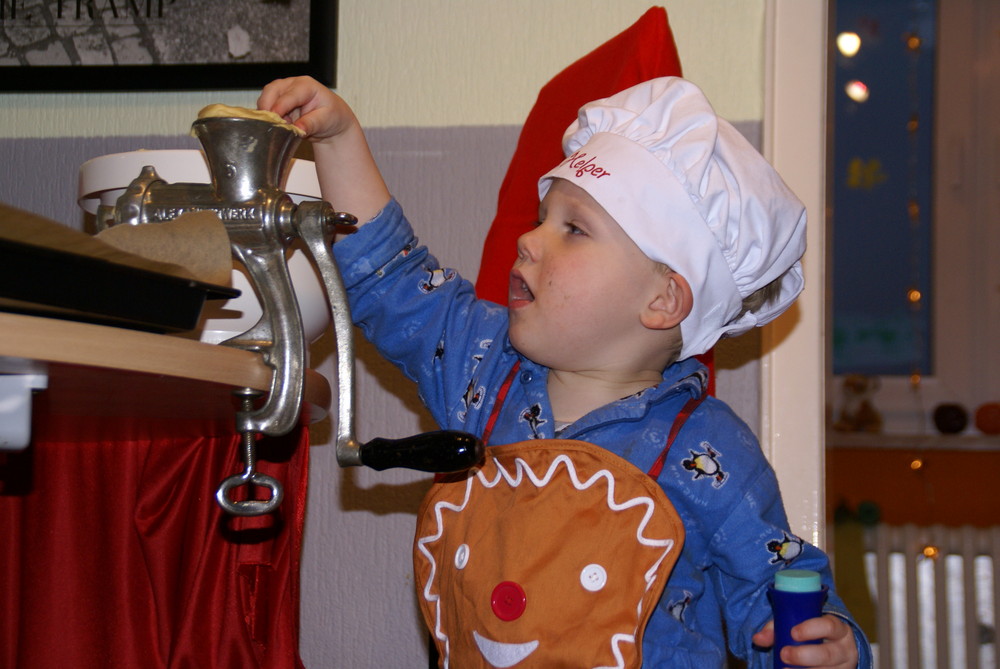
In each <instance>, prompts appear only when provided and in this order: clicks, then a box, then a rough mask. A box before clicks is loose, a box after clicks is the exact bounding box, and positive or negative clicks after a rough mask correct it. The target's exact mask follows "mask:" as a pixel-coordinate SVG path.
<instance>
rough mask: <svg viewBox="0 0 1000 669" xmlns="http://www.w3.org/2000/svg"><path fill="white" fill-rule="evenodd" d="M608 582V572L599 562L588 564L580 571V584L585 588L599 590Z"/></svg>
mask: <svg viewBox="0 0 1000 669" xmlns="http://www.w3.org/2000/svg"><path fill="white" fill-rule="evenodd" d="M607 582H608V572H607V571H605V570H604V567H602V566H601V565H599V564H588V565H587V566H586V567H584V568H583V571H582V572H580V585H582V586H583V588H584V589H585V590H588V591H590V592H597V591H598V590H600V589H602V588H603V587H604V586H605V584H607Z"/></svg>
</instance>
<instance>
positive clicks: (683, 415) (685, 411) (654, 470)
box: [646, 395, 706, 480]
mask: <svg viewBox="0 0 1000 669" xmlns="http://www.w3.org/2000/svg"><path fill="white" fill-rule="evenodd" d="M705 397H706V396H705V395H701V396H700V397H692V398H691V399H689V400H688V401H687V403H686V404H685V405H684V408H682V409H681V411H680V413H678V414H677V417H676V418H674V424H673V425H671V426H670V434H668V435H667V443H666V444H665V445H664V446H663V450H662V451H660V456H659V457H658V458H656V462H654V463H653V466H652V467H650V468H649V471H648V472H646V473H647V474H649V475H650V476H652V477H653V480H656V479H658V478H659V477H660V472H662V471H663V464H664V463H665V462H666V461H667V453H669V452H670V447H671V446H673V445H674V439H676V438H677V433H678V432H680V431H681V428H682V427H684V423H686V422H687V419H688V418H689V417H690V416H691V414H693V413H694V410H695V409H697V408H698V405H699V404H701V403H702V402H703V401H704V400H705Z"/></svg>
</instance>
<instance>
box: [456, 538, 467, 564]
mask: <svg viewBox="0 0 1000 669" xmlns="http://www.w3.org/2000/svg"><path fill="white" fill-rule="evenodd" d="M467 564H469V544H462V545H461V546H459V547H458V550H456V551H455V568H456V569H465V565H467Z"/></svg>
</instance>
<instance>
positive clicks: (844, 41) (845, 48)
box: [837, 32, 861, 58]
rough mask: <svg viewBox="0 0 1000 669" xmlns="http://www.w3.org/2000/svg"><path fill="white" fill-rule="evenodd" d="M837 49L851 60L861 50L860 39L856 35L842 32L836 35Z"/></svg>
mask: <svg viewBox="0 0 1000 669" xmlns="http://www.w3.org/2000/svg"><path fill="white" fill-rule="evenodd" d="M837 48H838V49H839V50H840V53H842V54H844V55H845V56H847V57H848V58H853V57H854V56H855V55H856V54H857V53H858V49H860V48H861V38H860V37H858V34H857V33H852V32H842V33H840V34H839V35H837Z"/></svg>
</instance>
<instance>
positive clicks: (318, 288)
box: [77, 149, 330, 344]
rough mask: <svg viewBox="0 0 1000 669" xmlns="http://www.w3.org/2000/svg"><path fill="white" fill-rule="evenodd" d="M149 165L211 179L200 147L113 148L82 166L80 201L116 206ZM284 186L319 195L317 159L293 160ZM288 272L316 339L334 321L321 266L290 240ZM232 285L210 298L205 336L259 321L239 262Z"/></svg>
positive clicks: (171, 177) (87, 206)
mask: <svg viewBox="0 0 1000 669" xmlns="http://www.w3.org/2000/svg"><path fill="white" fill-rule="evenodd" d="M146 165H152V166H153V167H154V168H156V172H157V174H159V175H160V177H161V178H162V179H163V180H164V181H166V182H167V183H177V182H181V183H204V184H207V183H210V182H211V176H210V175H209V172H208V165H207V163H206V162H205V157H204V154H202V152H201V151H198V150H196V149H167V150H156V151H129V152H128V153H114V154H109V155H106V156H100V157H97V158H92V159H91V160H88V161H87V162H85V163H84V164H83V165H81V166H80V179H79V185H78V189H77V202H78V203H79V204H80V207H81V208H82V209H83V210H84V211H86V212H88V213H91V214H97V208H98V206H100V205H107V206H114V204H115V202H116V201H117V200H118V197H119V196H120V195H121V194H122V193H123V192H124V190H125V188H126V187H128V185H129V184H130V183H132V180H133V179H135V178H136V177H137V176H139V173H140V172H141V171H142V168H143V167H145V166H146ZM284 188H285V191H286V192H287V193H288V194H289V195H290V196H291V198H292V200H293V201H294V202H296V203H298V202H302V201H303V200H318V199H320V192H319V180H318V179H317V178H316V167H315V165H314V164H313V162H312V161H310V160H299V159H293V160H292V162H291V167H290V168H289V172H288V179H287V181H286V184H285V187H284ZM288 271H289V273H290V274H291V277H292V288H293V289H294V290H295V296H296V298H297V299H298V302H299V311H300V312H301V313H302V328H303V331H304V333H305V336H306V341H307V342H313V341H316V340H317V339H318V338H319V337H320V336H321V335H322V334H323V332H324V331H325V330H326V328H327V326H328V325H329V324H330V307H329V304H328V303H327V297H326V291H325V289H324V288H323V281H322V279H321V278H320V275H319V271H318V270H317V269H316V267H315V266H314V265H313V263H312V260H311V256H310V255H309V254H308V253H307V252H306V250H305V245H304V244H301V243H300V242H296V243H295V244H293V245H292V253H291V254H290V255H289V256H288ZM232 286H233V288H236V289H238V290H240V291H241V294H240V296H239V297H235V298H233V299H231V300H224V301H222V300H209V301H208V302H207V303H206V305H205V308H204V310H203V312H202V316H201V320H200V322H199V324H198V328H197V332H198V338H199V339H200V340H201V341H204V342H208V343H211V344H218V343H219V342H222V341H225V340H226V339H229V338H231V337H235V336H236V335H239V334H242V333H243V332H246V331H247V330H249V329H250V328H251V327H253V326H254V325H255V324H256V323H257V321H258V320H260V317H261V313H262V310H261V308H260V302H259V300H258V299H257V295H256V294H255V293H254V290H253V287H252V286H253V284H252V282H251V280H250V277H249V274H248V273H247V272H246V270H245V269H244V268H243V266H242V264H241V263H239V262H236V261H234V262H233V273H232Z"/></svg>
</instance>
